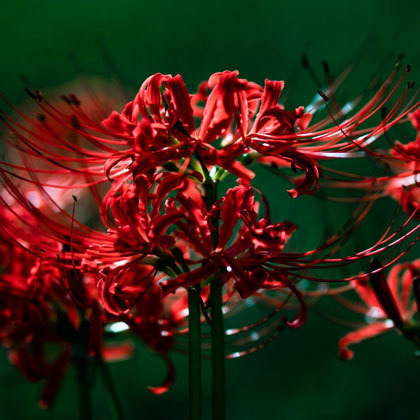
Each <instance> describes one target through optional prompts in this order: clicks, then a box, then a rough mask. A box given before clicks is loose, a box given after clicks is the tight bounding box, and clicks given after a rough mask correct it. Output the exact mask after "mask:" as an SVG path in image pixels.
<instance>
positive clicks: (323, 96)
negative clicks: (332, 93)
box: [318, 90, 329, 102]
mask: <svg viewBox="0 0 420 420" xmlns="http://www.w3.org/2000/svg"><path fill="white" fill-rule="evenodd" d="M318 95H319V96H320V97H321V98H322V99H323V100H324V102H328V101H329V98H328V96H327V95H326V94H325V93H324V92H323V91H322V90H318Z"/></svg>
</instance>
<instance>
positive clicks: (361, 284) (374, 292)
mask: <svg viewBox="0 0 420 420" xmlns="http://www.w3.org/2000/svg"><path fill="white" fill-rule="evenodd" d="M419 264H420V262H419V261H417V260H416V261H414V262H412V263H402V264H397V265H395V266H394V267H393V268H392V269H391V271H390V272H389V275H388V276H387V278H385V275H384V273H383V272H379V273H376V274H372V275H371V276H370V282H368V281H367V280H366V279H363V280H355V281H354V282H353V286H354V289H355V291H356V292H357V294H358V295H359V298H360V300H361V301H362V304H359V303H356V302H354V301H350V300H347V299H345V298H340V302H341V303H342V304H344V305H345V306H346V307H348V308H349V309H351V310H353V311H355V312H357V313H360V314H363V315H365V317H366V320H367V321H366V322H367V324H365V325H362V326H361V327H360V328H359V329H357V330H355V331H353V332H350V333H349V334H347V335H346V336H344V337H343V338H341V339H340V341H339V343H338V346H339V355H340V357H341V358H343V359H345V360H349V359H351V358H353V352H352V351H351V350H350V349H349V346H350V345H353V344H356V343H359V342H361V341H363V340H366V339H368V338H372V337H375V336H377V335H380V334H383V333H385V332H387V331H390V330H396V331H398V332H399V333H401V334H402V335H403V336H404V337H406V338H407V339H409V340H411V341H412V342H413V343H414V344H415V345H416V346H417V347H418V346H419V344H420V339H419V336H418V325H417V321H416V320H414V315H415V314H416V313H417V312H418V310H419V306H418V304H419V303H420V300H419V298H420V294H419V290H420V289H419V281H418V270H419V267H420V265H419ZM378 268H380V265H378V263H377V262H373V265H371V270H372V271H373V270H375V269H378Z"/></svg>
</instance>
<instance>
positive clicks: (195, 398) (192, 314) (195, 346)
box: [188, 288, 201, 420]
mask: <svg viewBox="0 0 420 420" xmlns="http://www.w3.org/2000/svg"><path fill="white" fill-rule="evenodd" d="M197 293H200V291H199V290H197V289H193V288H191V289H188V331H189V333H188V355H189V359H188V362H189V388H190V389H189V391H190V394H189V396H190V398H189V418H190V420H200V419H201V322H200V303H199V300H198V296H197Z"/></svg>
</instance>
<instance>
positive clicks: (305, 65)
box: [302, 54, 309, 69]
mask: <svg viewBox="0 0 420 420" xmlns="http://www.w3.org/2000/svg"><path fill="white" fill-rule="evenodd" d="M302 66H303V68H304V69H307V68H309V60H308V56H307V55H306V54H304V55H302Z"/></svg>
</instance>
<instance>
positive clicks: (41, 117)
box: [36, 114, 47, 123]
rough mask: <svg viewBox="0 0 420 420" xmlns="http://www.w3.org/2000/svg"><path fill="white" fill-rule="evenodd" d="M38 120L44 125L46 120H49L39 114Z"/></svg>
mask: <svg viewBox="0 0 420 420" xmlns="http://www.w3.org/2000/svg"><path fill="white" fill-rule="evenodd" d="M36 118H37V119H38V121H40V122H42V123H43V122H45V120H46V119H47V117H46V116H45V115H44V114H38V115H37V116H36Z"/></svg>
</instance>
